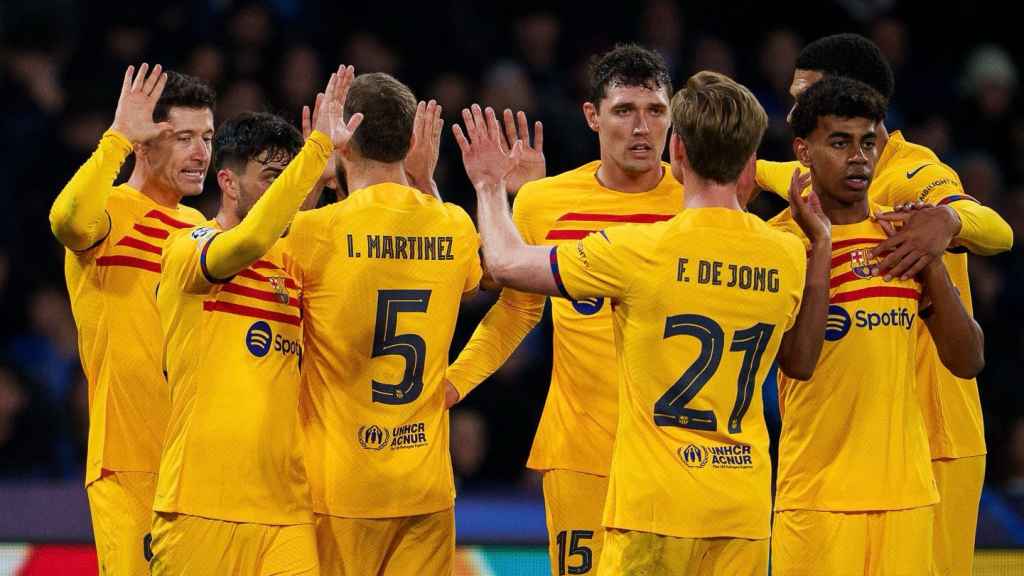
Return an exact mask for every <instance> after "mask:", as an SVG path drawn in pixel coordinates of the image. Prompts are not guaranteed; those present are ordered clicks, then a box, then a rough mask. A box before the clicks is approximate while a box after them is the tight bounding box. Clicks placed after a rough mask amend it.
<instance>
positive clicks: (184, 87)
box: [153, 71, 217, 122]
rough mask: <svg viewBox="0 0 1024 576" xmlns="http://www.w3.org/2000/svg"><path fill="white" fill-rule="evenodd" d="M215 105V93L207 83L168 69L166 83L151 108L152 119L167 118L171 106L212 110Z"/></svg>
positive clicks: (159, 120)
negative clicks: (153, 106) (154, 105)
mask: <svg viewBox="0 0 1024 576" xmlns="http://www.w3.org/2000/svg"><path fill="white" fill-rule="evenodd" d="M216 105H217V93H216V92H214V90H213V88H212V87H210V85H209V84H207V83H206V82H204V81H203V80H200V79H199V78H196V77H195V76H189V75H188V74H181V73H178V72H172V71H168V72H167V84H166V85H165V86H164V91H163V93H162V94H160V99H159V100H157V101H156V107H155V108H153V121H154V122H163V121H164V120H167V116H168V114H169V113H170V111H171V108H191V109H194V110H202V109H204V108H209V109H210V112H213V109H214V107H215V106H216Z"/></svg>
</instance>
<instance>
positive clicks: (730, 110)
mask: <svg viewBox="0 0 1024 576" xmlns="http://www.w3.org/2000/svg"><path fill="white" fill-rule="evenodd" d="M767 129H768V115H767V114H765V111H764V108H762V107H761V103H760V102H758V101H757V98H755V97H754V95H753V94H751V93H750V90H747V88H746V87H745V86H743V85H742V84H740V83H738V82H735V81H734V80H732V79H731V78H729V77H728V76H725V75H723V74H719V73H717V72H709V71H707V70H704V71H701V72H698V73H696V74H694V75H693V76H690V79H689V80H687V81H686V86H684V87H683V88H682V89H680V90H679V91H678V92H676V94H675V96H673V97H672V130H673V131H674V132H675V133H676V134H678V135H679V137H680V138H682V140H683V144H685V145H686V156H687V158H688V160H689V163H690V167H691V168H692V169H693V171H694V172H696V173H697V175H699V176H700V177H702V178H706V179H708V180H713V181H715V182H718V183H719V184H728V183H731V182H735V181H736V180H737V179H738V178H739V176H740V172H742V171H743V167H744V166H745V165H746V163H747V160H749V159H750V156H751V155H752V154H753V153H754V152H755V151H757V147H758V146H759V145H760V144H761V138H763V137H764V132H765V130H767Z"/></svg>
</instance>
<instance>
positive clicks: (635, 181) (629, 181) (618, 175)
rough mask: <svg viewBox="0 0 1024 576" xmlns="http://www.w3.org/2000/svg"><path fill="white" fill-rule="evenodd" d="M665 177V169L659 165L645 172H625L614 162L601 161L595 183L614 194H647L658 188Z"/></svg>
mask: <svg viewBox="0 0 1024 576" xmlns="http://www.w3.org/2000/svg"><path fill="white" fill-rule="evenodd" d="M664 175H665V168H664V167H663V166H662V165H661V164H660V163H659V164H658V167H657V169H655V170H648V171H647V172H626V171H625V170H622V169H621V168H619V167H618V166H616V165H615V163H614V162H605V161H604V159H603V158H602V159H601V166H599V167H598V169H597V175H596V178H597V181H598V182H599V183H600V184H601V186H604V187H605V188H608V189H609V190H615V191H616V192H629V193H636V192H648V191H650V190H654V189H655V188H657V187H658V184H659V183H660V182H661V179H662V177H663V176H664Z"/></svg>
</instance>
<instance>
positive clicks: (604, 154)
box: [447, 45, 683, 574]
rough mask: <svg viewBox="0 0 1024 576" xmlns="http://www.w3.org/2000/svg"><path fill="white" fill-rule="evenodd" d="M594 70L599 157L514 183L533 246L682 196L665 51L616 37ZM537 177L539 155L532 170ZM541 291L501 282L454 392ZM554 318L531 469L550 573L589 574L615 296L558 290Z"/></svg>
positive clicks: (664, 212)
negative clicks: (668, 150)
mask: <svg viewBox="0 0 1024 576" xmlns="http://www.w3.org/2000/svg"><path fill="white" fill-rule="evenodd" d="M589 74H590V94H589V95H588V98H587V101H586V102H584V104H583V115H584V117H585V118H586V121H587V124H588V125H589V126H590V129H591V130H593V131H594V132H596V133H597V137H598V141H599V142H600V150H601V158H600V159H599V160H595V161H594V162H590V163H589V164H584V165H583V166H580V167H579V168H576V169H574V170H570V171H568V172H565V173H563V174H559V175H557V176H553V177H550V178H544V179H541V180H535V181H533V182H529V183H527V184H526V185H524V186H523V187H522V188H521V189H520V190H519V193H518V195H517V196H516V200H515V206H514V208H513V219H514V221H515V223H516V226H517V228H518V229H519V232H520V233H521V234H522V235H523V239H524V240H525V241H526V242H527V243H528V244H573V243H575V242H576V241H578V240H579V239H581V238H583V237H585V236H586V235H588V234H589V233H591V232H593V231H595V230H600V229H603V228H608V227H610V226H616V225H618V224H622V223H628V222H657V221H662V220H668V219H669V218H671V217H672V216H673V215H675V214H676V213H677V212H679V210H680V209H681V207H682V205H683V187H682V185H680V183H679V182H677V181H676V179H675V178H674V177H673V176H672V171H671V170H670V169H669V167H668V164H666V163H664V162H662V161H661V157H662V153H663V152H664V150H665V142H666V138H667V135H668V130H669V126H670V124H671V119H670V114H669V98H670V97H671V94H672V81H671V79H670V78H669V74H668V70H667V68H666V66H665V62H664V60H663V59H662V58H661V56H659V55H658V54H657V53H655V52H653V51H651V50H648V49H646V48H642V47H640V46H636V45H620V46H616V47H615V48H613V49H612V50H610V51H608V52H606V53H604V54H601V55H600V56H597V57H595V58H594V59H593V61H592V62H591V65H590V70H589ZM486 113H487V121H488V122H491V123H496V119H495V118H494V115H493V113H492V112H491V111H490V110H489V109H488V110H487V111H486ZM520 114H521V113H520ZM509 116H510V114H509V113H506V118H508V117H509ZM507 124H508V122H507V121H506V126H507ZM538 128H539V127H538ZM525 130H526V121H525V118H522V119H521V123H520V130H519V138H525V139H527V140H528V135H526V134H525ZM506 133H509V134H514V131H512V130H508V129H506ZM539 136H540V134H539V131H538V135H537V138H536V142H537V145H538V148H539V144H540V137H539ZM511 137H512V138H514V136H511ZM510 144H511V142H510ZM530 152H531V151H530V150H527V151H526V154H527V157H530ZM527 166H529V165H527ZM522 171H523V169H519V172H522ZM539 176H543V164H541V165H540V173H539V174H538V175H535V176H532V178H537V177H539ZM512 178H513V179H520V180H521V179H522V176H521V175H520V174H519V173H514V174H513V175H512ZM513 187H514V185H513ZM512 191H514V190H512ZM546 298H547V297H546V296H544V295H540V294H527V293H524V292H519V291H517V290H513V289H504V290H502V292H501V296H500V298H499V299H498V301H497V302H496V303H495V304H494V306H492V307H491V310H490V312H488V313H487V316H486V317H485V318H484V319H483V321H482V322H481V323H480V326H479V327H478V328H477V329H476V331H475V332H474V334H473V337H472V339H471V340H470V341H469V343H468V344H467V345H466V347H465V349H464V350H463V351H462V353H461V354H460V355H459V357H458V359H457V360H456V361H455V363H454V364H452V366H451V367H450V368H449V369H448V372H447V378H448V380H449V381H450V382H451V384H452V385H454V389H455V390H457V391H458V396H459V397H463V396H465V395H466V394H468V393H469V392H470V391H471V390H472V389H473V388H474V387H475V386H477V385H478V384H480V383H481V382H482V381H483V380H484V379H486V378H487V377H488V376H490V375H491V374H492V373H493V372H494V371H495V370H497V369H498V368H499V367H500V366H501V365H502V364H503V363H504V362H505V360H506V359H508V357H509V356H510V355H511V354H512V352H513V351H515V349H516V347H517V346H519V343H520V342H521V341H522V339H523V338H524V337H525V336H526V334H527V333H529V332H530V330H531V329H532V328H533V327H534V326H535V325H536V324H537V322H539V321H540V318H541V315H542V313H543V310H544V303H545V300H546ZM551 316H552V320H553V321H554V344H553V345H554V353H553V356H554V357H553V366H552V371H551V387H550V389H549V391H548V397H547V402H546V404H545V406H544V412H543V414H542V415H541V420H540V424H539V426H538V429H537V435H536V437H535V438H534V442H533V450H532V451H531V453H530V459H529V461H528V462H527V466H528V467H530V468H532V469H534V470H539V471H541V472H543V473H544V480H543V483H544V506H545V510H546V513H547V527H548V552H549V556H550V560H551V573H552V574H566V573H570V574H587V573H591V571H594V573H596V567H597V564H598V559H599V558H600V556H601V547H602V542H603V541H604V529H603V528H602V527H601V511H602V508H603V507H604V501H605V494H606V493H607V491H608V471H609V466H610V463H611V455H612V442H613V440H614V438H615V426H616V418H617V412H618V408H617V406H618V401H617V392H616V381H615V374H616V372H615V341H614V331H613V327H612V313H611V305H610V303H609V301H608V300H607V299H605V298H590V299H586V300H581V301H578V302H574V301H571V300H567V299H562V298H553V299H552V300H551Z"/></svg>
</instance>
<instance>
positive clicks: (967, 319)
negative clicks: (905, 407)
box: [920, 260, 985, 378]
mask: <svg viewBox="0 0 1024 576" xmlns="http://www.w3.org/2000/svg"><path fill="white" fill-rule="evenodd" d="M922 280H923V282H924V288H925V293H926V294H927V296H928V299H929V300H931V304H930V306H928V307H926V308H923V309H922V310H921V312H920V316H921V317H922V318H923V319H924V321H925V323H926V324H927V326H928V331H929V332H931V335H932V340H934V341H935V348H936V349H937V350H938V353H939V359H940V360H942V364H943V365H945V366H946V368H948V369H949V371H950V372H952V373H953V374H955V375H956V376H959V377H960V378H974V377H975V376H977V375H978V373H979V372H981V370H982V369H983V368H984V367H985V335H984V333H983V332H982V330H981V327H980V326H979V325H978V323H977V322H975V320H974V319H973V318H971V316H970V314H968V313H967V310H966V309H965V308H964V305H963V302H962V301H961V300H960V297H959V295H958V294H957V292H956V288H955V287H954V286H953V283H952V281H951V280H950V278H949V274H948V273H947V272H946V266H945V265H944V264H943V263H942V260H936V261H935V262H934V263H933V264H929V265H928V267H927V268H925V271H924V272H923V274H922Z"/></svg>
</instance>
